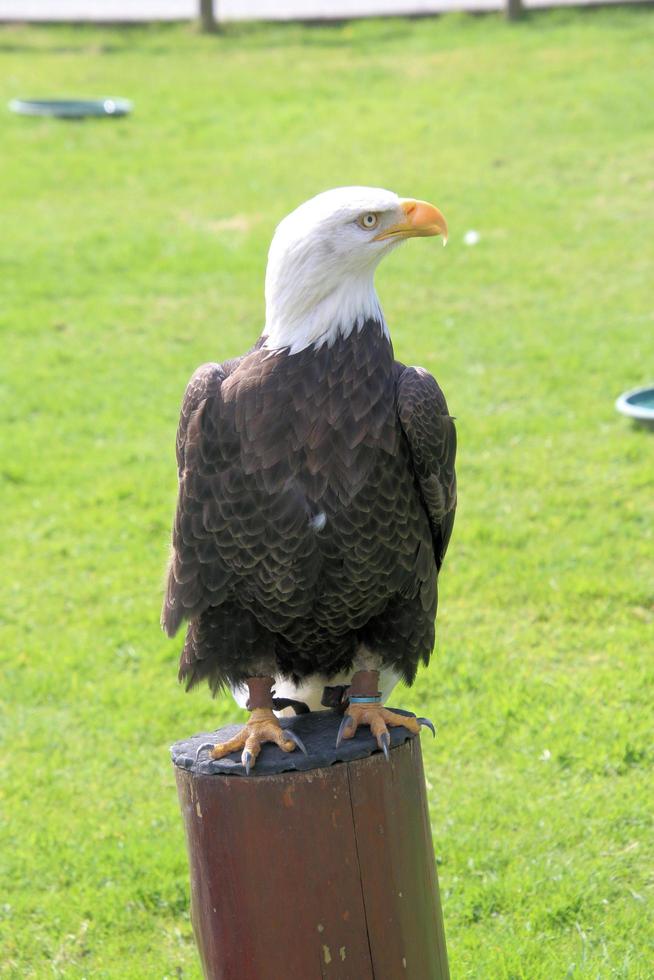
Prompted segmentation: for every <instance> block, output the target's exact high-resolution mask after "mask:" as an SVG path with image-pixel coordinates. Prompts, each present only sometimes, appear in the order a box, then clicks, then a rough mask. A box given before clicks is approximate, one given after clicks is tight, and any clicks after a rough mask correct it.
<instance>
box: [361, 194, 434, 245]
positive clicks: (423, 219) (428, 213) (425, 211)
mask: <svg viewBox="0 0 654 980" xmlns="http://www.w3.org/2000/svg"><path fill="white" fill-rule="evenodd" d="M400 205H401V207H402V210H403V211H404V214H405V215H406V217H405V218H404V219H403V220H402V221H398V223H397V224H396V225H391V226H390V228H384V230H383V231H380V232H379V234H378V235H375V237H374V239H373V241H375V242H383V241H384V240H385V239H386V238H427V237H429V236H430V235H442V236H443V245H445V244H446V243H447V221H446V220H445V218H444V217H443V215H442V214H441V212H440V211H439V210H438V208H436V207H434V205H433V204H428V203H427V201H414V200H413V198H407V199H405V200H403V201H400Z"/></svg>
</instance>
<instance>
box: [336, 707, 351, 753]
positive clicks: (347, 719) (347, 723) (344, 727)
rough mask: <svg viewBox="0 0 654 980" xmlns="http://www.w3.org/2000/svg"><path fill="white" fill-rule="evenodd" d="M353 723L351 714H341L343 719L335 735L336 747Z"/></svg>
mask: <svg viewBox="0 0 654 980" xmlns="http://www.w3.org/2000/svg"><path fill="white" fill-rule="evenodd" d="M352 725H354V718H353V717H352V715H343V721H342V722H341V724H340V726H339V729H338V735H337V736H336V748H338V747H339V745H340V744H341V742H342V741H343V739H344V738H345V737H346V733H347V731H348V730H349V729H350V728H351V727H352Z"/></svg>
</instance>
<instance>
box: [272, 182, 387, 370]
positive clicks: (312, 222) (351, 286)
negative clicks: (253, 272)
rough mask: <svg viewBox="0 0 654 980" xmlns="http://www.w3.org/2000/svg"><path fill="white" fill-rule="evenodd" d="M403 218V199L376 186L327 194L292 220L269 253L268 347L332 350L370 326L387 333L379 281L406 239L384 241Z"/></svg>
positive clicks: (302, 208) (282, 228)
mask: <svg viewBox="0 0 654 980" xmlns="http://www.w3.org/2000/svg"><path fill="white" fill-rule="evenodd" d="M402 219H406V213H405V211H404V210H403V202H402V201H401V200H400V198H399V197H398V196H397V194H393V193H392V192H391V191H386V190H382V189H380V188H374V187H339V188H336V189H335V190H331V191H326V192H325V193H324V194H319V195H318V196H317V197H314V198H312V199H311V200H310V201H306V202H305V203H304V204H301V205H300V207H299V208H297V209H296V210H295V211H293V212H292V213H291V214H289V215H288V217H286V218H284V220H283V221H282V222H281V223H280V224H279V226H278V227H277V230H276V232H275V236H274V238H273V240H272V244H271V246H270V252H269V254H268V268H267V270H266V325H265V328H264V330H263V334H264V336H265V337H266V341H265V347H267V348H269V349H270V350H279V349H282V348H287V349H289V350H290V352H291V353H296V352H297V351H300V350H303V349H304V348H305V347H308V346H309V345H311V344H313V345H315V346H317V347H320V346H322V344H325V343H326V344H332V343H333V342H334V340H335V338H336V336H337V335H338V334H339V333H342V334H344V335H345V336H347V335H348V334H349V333H350V332H351V331H352V330H354V329H358V328H360V327H361V326H362V325H363V323H364V322H365V321H366V320H368V319H375V320H378V321H379V322H380V323H381V324H382V328H383V329H384V330H386V327H385V326H384V322H383V316H382V312H381V309H380V306H379V300H378V299H377V294H376V292H375V288H374V283H373V279H374V274H375V268H376V267H377V264H378V263H379V261H380V260H381V259H382V258H383V257H384V255H386V254H387V253H388V252H389V251H391V250H392V249H393V248H394V247H395V245H397V244H398V241H399V240H400V237H401V236H394V235H391V236H389V237H388V238H386V239H384V240H377V239H378V236H379V235H380V234H381V233H382V232H383V230H384V229H385V228H387V227H388V228H391V227H393V226H396V225H397V224H398V222H400V221H401V220H402Z"/></svg>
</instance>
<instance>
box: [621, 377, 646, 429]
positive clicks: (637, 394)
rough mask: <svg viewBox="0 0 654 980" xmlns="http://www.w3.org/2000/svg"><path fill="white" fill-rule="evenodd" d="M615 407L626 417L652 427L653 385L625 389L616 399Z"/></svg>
mask: <svg viewBox="0 0 654 980" xmlns="http://www.w3.org/2000/svg"><path fill="white" fill-rule="evenodd" d="M615 407H616V408H617V410H618V411H619V412H621V413H622V414H623V415H626V416H628V418H631V419H634V421H636V422H640V423H641V425H647V426H649V427H651V428H654V385H648V386H647V387H646V388H634V389H633V390H632V391H625V393H624V394H623V395H620V397H619V398H618V400H617V401H616V403H615Z"/></svg>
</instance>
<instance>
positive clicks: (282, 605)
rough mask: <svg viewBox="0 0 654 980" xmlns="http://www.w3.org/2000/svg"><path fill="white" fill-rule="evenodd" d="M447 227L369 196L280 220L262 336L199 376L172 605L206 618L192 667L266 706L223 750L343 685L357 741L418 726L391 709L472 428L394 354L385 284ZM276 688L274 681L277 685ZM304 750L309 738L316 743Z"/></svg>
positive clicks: (338, 197)
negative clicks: (378, 275) (459, 424)
mask: <svg viewBox="0 0 654 980" xmlns="http://www.w3.org/2000/svg"><path fill="white" fill-rule="evenodd" d="M439 234H441V235H443V237H444V240H446V236H447V225H446V223H445V219H444V217H443V215H442V214H441V212H440V211H439V210H438V209H437V208H436V207H434V206H433V205H431V204H427V203H426V202H424V201H417V200H413V199H401V198H399V197H398V196H397V195H396V194H394V193H392V192H390V191H387V190H381V189H378V188H369V187H345V188H338V189H335V190H330V191H327V192H325V193H322V194H319V195H318V196H317V197H314V198H313V199H311V200H309V201H307V202H306V203H304V204H302V205H301V206H300V207H298V208H297V209H296V210H295V211H293V212H292V213H291V214H289V215H288V216H287V217H286V218H285V219H284V220H283V221H282V222H281V224H280V225H279V226H278V228H277V230H276V232H275V235H274V238H273V241H272V244H271V247H270V252H269V257H268V266H267V271H266V285H265V298H266V322H265V327H264V329H263V331H262V334H261V336H260V338H259V340H258V341H257V342H256V344H255V345H254V347H253V348H252V349H251V350H250V351H249V352H248V353H246V354H244V355H242V356H241V357H237V358H235V359H234V360H230V361H225V362H224V363H223V364H217V363H209V364H204V365H203V366H202V367H200V368H198V369H197V371H196V372H195V374H194V375H193V377H192V378H191V380H190V382H189V384H188V387H187V389H186V393H185V395H184V400H183V404H182V410H181V417H180V421H179V429H178V432H177V463H178V473H179V498H178V503H177V511H176V514H175V520H174V526H173V534H172V554H171V559H170V563H169V568H168V577H167V588H166V595H165V600H164V606H163V612H162V625H163V628H164V629H165V631H166V632H167V633H168V634H169V635H170V636H172V635H174V634H175V633H176V631H177V630H178V629H179V627H180V625H181V623H182V622H183V621H184V620H186V621H187V622H188V626H187V630H186V640H185V643H184V648H183V651H182V655H181V661H180V668H179V677H180V679H181V680H184V681H186V684H187V687H189V688H190V687H193V686H194V685H195V684H197V683H198V682H200V681H202V680H206V681H208V683H209V686H210V687H211V689H212V691H213V692H214V693H216V692H217V691H218V690H220V689H221V688H223V687H229V688H231V690H232V692H233V694H234V696H235V697H236V699H237V701H238V702H239V703H240V704H241V705H242V706H243V707H247V708H248V709H249V710H250V712H251V714H250V718H249V721H248V724H247V725H246V726H245V727H244V728H243V730H242V731H241V732H240V733H239V734H238V735H237V736H236V737H235V738H233V739H231V740H230V741H229V742H226V743H224V744H222V745H217V746H215V747H214V749H213V752H212V754H213V756H214V758H219V757H221V756H223V755H226V754H227V753H229V752H234V751H241V750H242V761H243V764H244V765H245V767H246V770H247V771H248V772H249V771H250V768H251V767H252V766H254V764H255V762H256V757H257V755H258V753H259V751H260V749H261V745H262V743H264V742H266V741H273V742H275V743H276V744H278V745H279V746H280V747H281V748H282V749H284V750H285V751H292V750H293V749H294V748H295V747H296V745H298V744H299V740H298V739H297V738H296V737H294V736H293V733H292V731H291V730H290V729H284V730H283V731H282V729H281V726H280V724H279V721H278V718H277V716H276V715H275V713H274V711H273V708H274V707H275V706H276V705H278V702H276V701H275V702H274V701H273V694H274V695H275V697H276V698H281V699H291V700H294V701H302V702H304V703H305V704H306V705H308V707H309V708H310V709H312V710H313V709H316V708H318V707H319V706H320V704H321V700H322V697H323V692H324V689H325V687H326V686H332V687H336V688H337V687H338V686H339V685H342V687H343V690H344V695H343V696H344V703H345V704H346V705H347V708H346V712H345V715H344V718H343V724H342V725H341V731H340V733H339V740H340V738H351V737H352V736H353V735H354V734H355V732H356V728H357V726H358V725H359V724H364V725H369V726H370V728H371V731H372V733H373V735H374V736H375V737H376V739H377V742H378V744H379V746H380V748H381V749H383V750H384V751H385V752H386V753H387V750H388V743H389V734H388V728H387V726H388V725H397V724H402V725H405V726H406V727H409V728H410V729H411V730H412V731H415V732H417V731H419V723H420V721H424V719H417V720H416V719H407V717H406V716H403V715H398V714H395V713H393V712H391V711H390V710H388V709H387V708H385V707H384V701H385V700H386V699H387V697H388V695H389V694H390V692H391V690H392V688H393V686H394V685H395V684H396V682H397V681H398V680H399V679H400V678H401V679H403V680H404V681H405V682H406V683H407V684H411V683H412V682H413V680H414V678H415V675H416V670H417V667H418V664H419V662H420V661H422V662H423V663H424V664H427V663H428V661H429V657H430V654H431V651H432V647H433V644H434V619H435V615H436V603H437V578H438V573H439V570H440V568H441V564H442V562H443V558H444V556H445V552H446V549H447V546H448V542H449V540H450V535H451V532H452V525H453V522H454V511H455V506H456V482H455V472H454V459H455V452H456V433H455V428H454V422H453V420H452V418H451V416H450V415H449V413H448V408H447V404H446V402H445V398H444V396H443V393H442V391H441V390H440V388H439V386H438V384H437V383H436V381H435V380H434V378H433V377H432V376H431V375H430V374H429V373H428V372H427V371H425V370H424V369H423V368H420V367H406V366H405V365H404V364H401V363H400V362H399V361H396V360H395V358H394V355H393V348H392V345H391V340H390V337H389V332H388V328H387V325H386V321H385V319H384V316H383V313H382V311H381V307H380V304H379V300H378V298H377V294H376V292H375V288H374V284H373V279H374V273H375V269H376V266H377V265H378V263H379V262H380V260H381V259H382V258H383V257H384V256H385V255H387V254H388V253H389V252H391V251H392V250H393V249H394V248H395V247H396V246H397V245H398V244H399V243H401V242H402V241H403V240H404V239H407V238H411V237H416V236H421V237H422V236H431V235H439ZM273 689H274V690H273ZM300 748H303V746H301V744H300Z"/></svg>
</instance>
